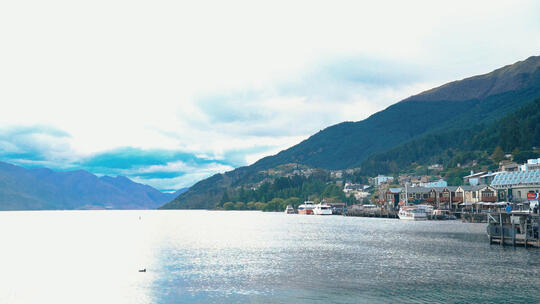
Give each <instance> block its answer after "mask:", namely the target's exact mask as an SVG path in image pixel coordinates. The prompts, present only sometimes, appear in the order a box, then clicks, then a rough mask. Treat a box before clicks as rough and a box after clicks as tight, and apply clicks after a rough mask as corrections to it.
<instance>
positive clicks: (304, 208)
mask: <svg viewBox="0 0 540 304" xmlns="http://www.w3.org/2000/svg"><path fill="white" fill-rule="evenodd" d="M314 208H315V204H313V202H310V201H305V202H304V203H303V204H302V205H300V206H298V214H313V209H314Z"/></svg>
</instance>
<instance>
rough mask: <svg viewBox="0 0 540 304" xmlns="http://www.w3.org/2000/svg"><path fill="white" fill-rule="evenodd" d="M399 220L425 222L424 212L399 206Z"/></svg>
mask: <svg viewBox="0 0 540 304" xmlns="http://www.w3.org/2000/svg"><path fill="white" fill-rule="evenodd" d="M398 216H399V219H400V220H410V221H425V220H427V214H426V211H425V210H424V209H422V208H417V207H416V206H401V208H399V213H398Z"/></svg>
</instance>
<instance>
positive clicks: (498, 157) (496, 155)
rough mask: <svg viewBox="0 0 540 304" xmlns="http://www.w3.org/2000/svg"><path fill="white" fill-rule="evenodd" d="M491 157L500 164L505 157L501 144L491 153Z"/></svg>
mask: <svg viewBox="0 0 540 304" xmlns="http://www.w3.org/2000/svg"><path fill="white" fill-rule="evenodd" d="M491 159H492V160H493V161H494V162H495V163H496V164H498V163H499V162H501V161H502V160H503V159H504V151H503V150H502V149H501V146H497V147H496V148H495V150H494V151H493V154H492V155H491Z"/></svg>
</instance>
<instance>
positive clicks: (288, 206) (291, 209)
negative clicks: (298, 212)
mask: <svg viewBox="0 0 540 304" xmlns="http://www.w3.org/2000/svg"><path fill="white" fill-rule="evenodd" d="M285 213H287V214H294V213H295V212H294V208H293V206H291V205H287V208H285Z"/></svg>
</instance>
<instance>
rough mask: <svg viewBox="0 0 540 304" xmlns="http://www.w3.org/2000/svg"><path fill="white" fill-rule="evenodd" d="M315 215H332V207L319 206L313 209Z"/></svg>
mask: <svg viewBox="0 0 540 304" xmlns="http://www.w3.org/2000/svg"><path fill="white" fill-rule="evenodd" d="M313 214H315V215H332V207H331V206H330V205H327V204H317V205H315V209H313Z"/></svg>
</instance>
